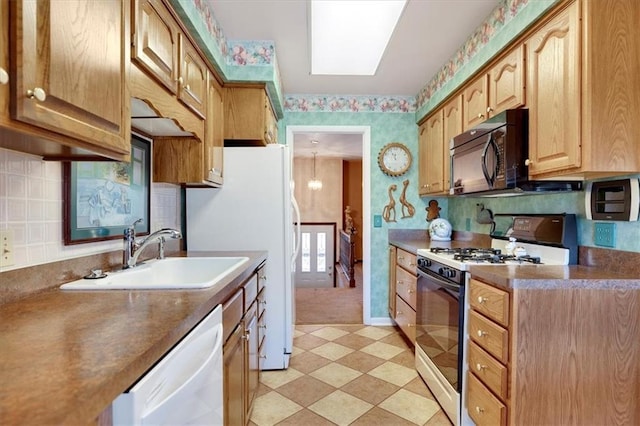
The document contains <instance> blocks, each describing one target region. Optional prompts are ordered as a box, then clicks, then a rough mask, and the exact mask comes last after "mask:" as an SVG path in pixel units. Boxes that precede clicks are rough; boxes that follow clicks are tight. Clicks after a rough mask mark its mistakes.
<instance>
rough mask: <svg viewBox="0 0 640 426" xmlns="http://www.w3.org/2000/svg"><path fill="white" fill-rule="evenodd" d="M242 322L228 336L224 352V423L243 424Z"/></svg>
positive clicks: (243, 359)
mask: <svg viewBox="0 0 640 426" xmlns="http://www.w3.org/2000/svg"><path fill="white" fill-rule="evenodd" d="M243 336H244V324H243V323H242V322H241V323H240V324H239V325H238V326H237V327H236V328H235V330H234V331H233V333H231V335H230V336H229V340H227V343H225V345H224V348H223V354H224V424H225V425H229V426H237V425H244V424H245V416H244V413H245V409H244V404H245V400H244V392H245V358H244V339H243Z"/></svg>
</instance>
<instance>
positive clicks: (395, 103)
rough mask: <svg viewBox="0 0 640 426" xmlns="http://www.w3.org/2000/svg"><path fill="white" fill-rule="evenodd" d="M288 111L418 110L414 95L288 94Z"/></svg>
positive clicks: (286, 104)
mask: <svg viewBox="0 0 640 426" xmlns="http://www.w3.org/2000/svg"><path fill="white" fill-rule="evenodd" d="M284 110H285V111H287V112H397V113H414V112H415V111H416V105H415V98H414V97H413V96H327V95H287V96H285V99H284Z"/></svg>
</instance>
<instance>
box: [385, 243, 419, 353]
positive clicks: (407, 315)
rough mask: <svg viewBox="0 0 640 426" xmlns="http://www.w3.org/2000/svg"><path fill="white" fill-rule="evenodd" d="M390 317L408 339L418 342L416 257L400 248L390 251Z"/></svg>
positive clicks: (391, 248) (391, 247)
mask: <svg viewBox="0 0 640 426" xmlns="http://www.w3.org/2000/svg"><path fill="white" fill-rule="evenodd" d="M389 268H390V271H389V306H388V308H389V315H390V316H391V318H392V319H393V321H394V322H395V323H396V325H397V326H398V327H400V330H401V331H402V332H403V333H404V335H405V336H406V338H407V339H408V340H409V341H410V342H411V343H414V344H415V341H416V287H417V281H418V277H417V275H416V274H417V272H416V255H415V254H413V253H409V252H408V251H406V250H403V249H401V248H399V247H395V246H393V245H392V246H390V249H389Z"/></svg>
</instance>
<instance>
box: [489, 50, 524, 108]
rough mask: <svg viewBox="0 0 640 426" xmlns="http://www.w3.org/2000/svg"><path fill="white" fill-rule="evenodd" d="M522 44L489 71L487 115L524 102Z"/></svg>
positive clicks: (516, 106)
mask: <svg viewBox="0 0 640 426" xmlns="http://www.w3.org/2000/svg"><path fill="white" fill-rule="evenodd" d="M524 83H525V66H524V45H520V46H517V47H516V48H514V49H513V50H512V51H511V52H510V53H508V54H507V55H506V56H505V57H504V58H502V59H501V60H499V61H498V63H496V64H495V65H494V66H493V67H491V70H490V71H489V107H488V109H487V113H488V115H489V117H491V116H492V115H495V114H498V113H500V112H502V111H504V110H507V109H511V108H518V107H520V106H522V105H524V104H525V87H524Z"/></svg>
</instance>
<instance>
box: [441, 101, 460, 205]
mask: <svg viewBox="0 0 640 426" xmlns="http://www.w3.org/2000/svg"><path fill="white" fill-rule="evenodd" d="M442 109H443V114H444V116H443V126H444V128H443V133H444V139H443V144H444V149H443V151H444V152H443V156H444V159H443V163H442V167H443V171H444V191H445V193H448V191H449V188H451V154H450V151H449V150H450V149H451V144H450V142H451V139H453V138H454V137H455V136H458V135H459V134H461V133H462V95H457V96H456V97H454V98H453V99H451V100H450V101H448V102H447V103H446V104H445V105H444V107H443V108H442Z"/></svg>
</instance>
